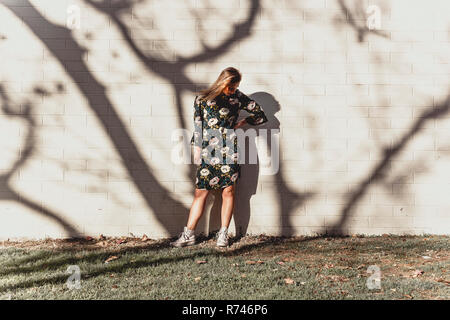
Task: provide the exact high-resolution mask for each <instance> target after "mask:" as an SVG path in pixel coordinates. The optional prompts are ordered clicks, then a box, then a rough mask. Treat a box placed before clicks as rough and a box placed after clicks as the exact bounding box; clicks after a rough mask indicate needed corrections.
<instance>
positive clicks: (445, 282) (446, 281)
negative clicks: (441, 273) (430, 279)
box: [436, 279, 450, 286]
mask: <svg viewBox="0 0 450 320" xmlns="http://www.w3.org/2000/svg"><path fill="white" fill-rule="evenodd" d="M436 281H437V282H442V283H443V284H445V285H447V286H450V281H448V280H445V279H437V280H436Z"/></svg>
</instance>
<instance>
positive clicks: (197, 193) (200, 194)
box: [194, 189, 209, 198]
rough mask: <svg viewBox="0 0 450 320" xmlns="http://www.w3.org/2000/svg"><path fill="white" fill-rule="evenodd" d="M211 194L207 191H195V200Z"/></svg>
mask: <svg viewBox="0 0 450 320" xmlns="http://www.w3.org/2000/svg"><path fill="white" fill-rule="evenodd" d="M208 193H209V190H207V189H195V191H194V197H195V198H205V197H206V196H207V195H208Z"/></svg>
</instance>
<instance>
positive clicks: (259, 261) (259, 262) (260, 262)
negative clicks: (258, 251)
mask: <svg viewBox="0 0 450 320" xmlns="http://www.w3.org/2000/svg"><path fill="white" fill-rule="evenodd" d="M256 263H257V264H263V263H264V261H261V260H258V261H256Z"/></svg>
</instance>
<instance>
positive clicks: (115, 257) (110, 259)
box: [105, 256, 119, 263]
mask: <svg viewBox="0 0 450 320" xmlns="http://www.w3.org/2000/svg"><path fill="white" fill-rule="evenodd" d="M116 259H119V257H117V256H110V257H109V258H108V259H106V260H105V263H109V262H111V261H113V260H116Z"/></svg>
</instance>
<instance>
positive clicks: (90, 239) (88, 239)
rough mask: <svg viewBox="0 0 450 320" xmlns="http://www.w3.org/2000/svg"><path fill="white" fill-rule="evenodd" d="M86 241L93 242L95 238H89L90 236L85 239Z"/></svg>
mask: <svg viewBox="0 0 450 320" xmlns="http://www.w3.org/2000/svg"><path fill="white" fill-rule="evenodd" d="M84 239H86V240H87V241H92V240H93V238H92V237H89V236H87V237H86V238H84Z"/></svg>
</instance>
